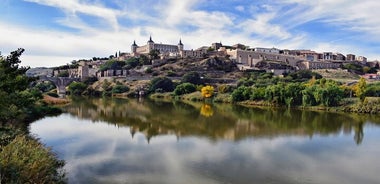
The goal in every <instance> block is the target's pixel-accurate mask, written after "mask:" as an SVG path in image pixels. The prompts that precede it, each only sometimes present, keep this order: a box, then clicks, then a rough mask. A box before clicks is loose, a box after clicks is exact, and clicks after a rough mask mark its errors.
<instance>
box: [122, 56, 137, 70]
mask: <svg viewBox="0 0 380 184" xmlns="http://www.w3.org/2000/svg"><path fill="white" fill-rule="evenodd" d="M139 64H140V63H139V58H135V57H132V58H129V59H127V60H126V61H125V66H124V67H125V68H127V69H131V68H135V67H136V66H138V65H139Z"/></svg>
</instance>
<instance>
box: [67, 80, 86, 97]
mask: <svg viewBox="0 0 380 184" xmlns="http://www.w3.org/2000/svg"><path fill="white" fill-rule="evenodd" d="M86 88H87V85H86V84H85V83H83V82H72V83H71V84H70V85H69V92H70V94H72V95H81V94H82V93H83V92H84V91H85V90H86Z"/></svg>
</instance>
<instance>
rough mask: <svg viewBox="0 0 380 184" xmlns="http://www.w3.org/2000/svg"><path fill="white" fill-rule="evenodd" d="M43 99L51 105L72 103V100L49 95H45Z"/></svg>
mask: <svg viewBox="0 0 380 184" xmlns="http://www.w3.org/2000/svg"><path fill="white" fill-rule="evenodd" d="M43 97H44V98H43V101H44V102H45V103H46V104H49V105H64V104H68V103H70V100H68V99H64V98H55V97H52V96H49V95H44V96H43Z"/></svg>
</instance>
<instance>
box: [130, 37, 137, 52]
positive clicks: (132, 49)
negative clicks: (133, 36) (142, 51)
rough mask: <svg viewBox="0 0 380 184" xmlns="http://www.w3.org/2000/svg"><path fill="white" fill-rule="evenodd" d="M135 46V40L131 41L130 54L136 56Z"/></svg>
mask: <svg viewBox="0 0 380 184" xmlns="http://www.w3.org/2000/svg"><path fill="white" fill-rule="evenodd" d="M137 47H138V46H137V44H136V41H135V40H133V44H132V46H131V52H132V54H136V52H137Z"/></svg>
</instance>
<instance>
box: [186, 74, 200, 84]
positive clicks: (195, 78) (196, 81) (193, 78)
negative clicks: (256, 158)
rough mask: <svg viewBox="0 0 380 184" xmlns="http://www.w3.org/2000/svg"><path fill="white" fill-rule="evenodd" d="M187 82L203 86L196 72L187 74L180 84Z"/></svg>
mask: <svg viewBox="0 0 380 184" xmlns="http://www.w3.org/2000/svg"><path fill="white" fill-rule="evenodd" d="M185 82H189V83H192V84H195V85H200V84H203V81H202V79H201V76H200V75H199V73H197V72H189V73H187V74H185V75H184V76H183V77H182V83H185Z"/></svg>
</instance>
